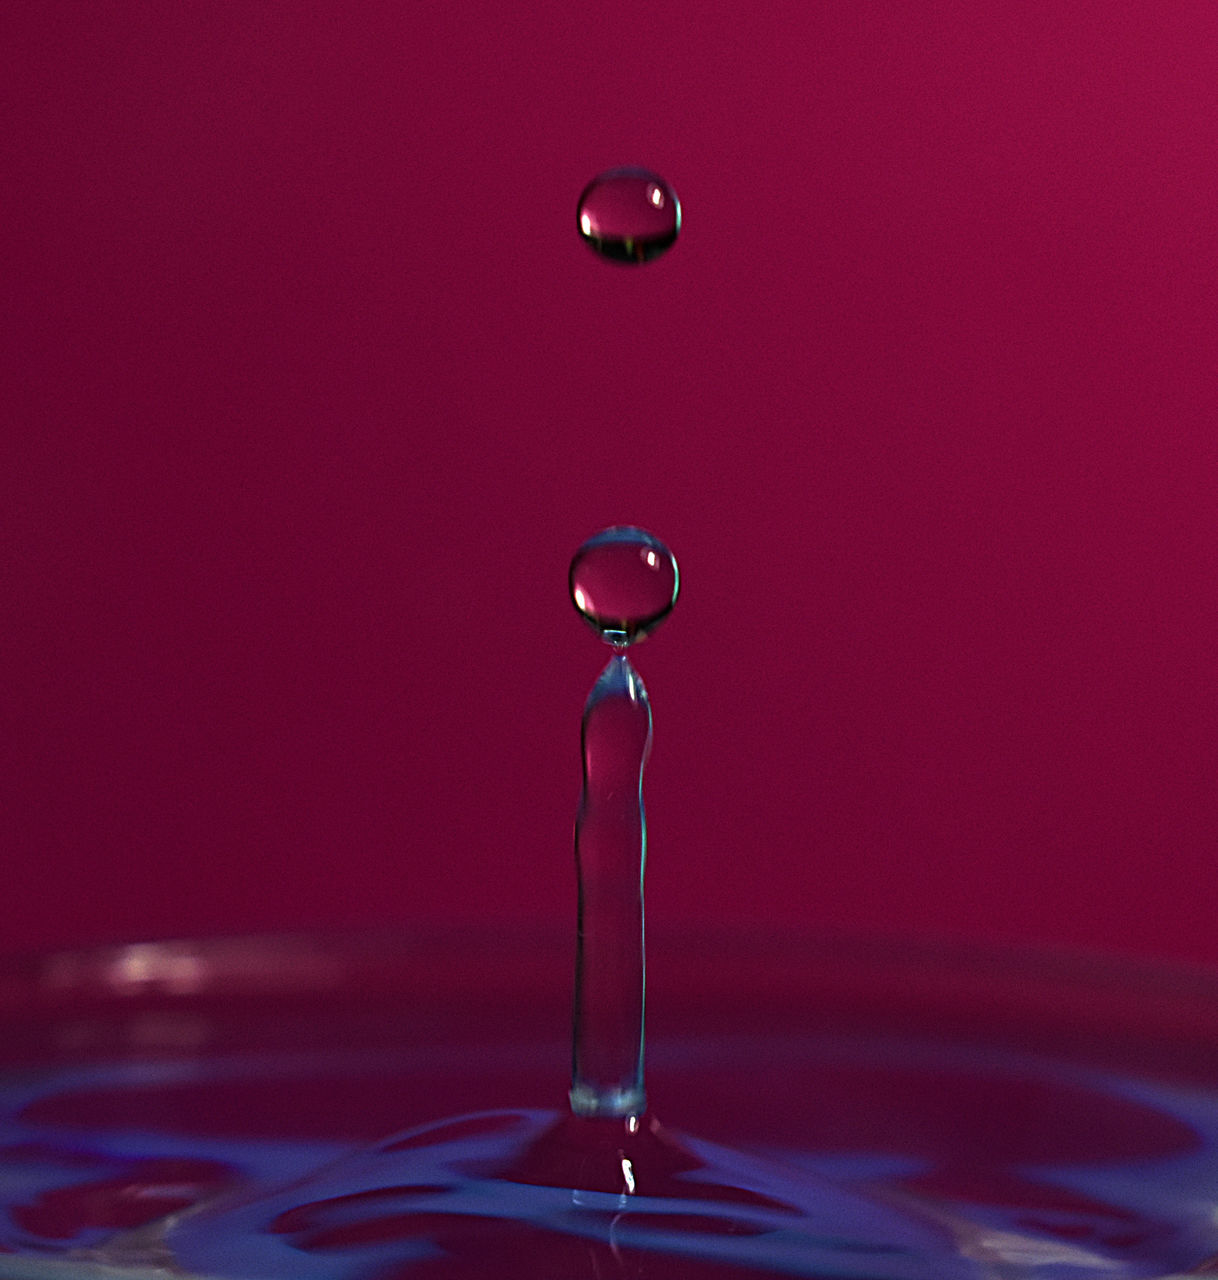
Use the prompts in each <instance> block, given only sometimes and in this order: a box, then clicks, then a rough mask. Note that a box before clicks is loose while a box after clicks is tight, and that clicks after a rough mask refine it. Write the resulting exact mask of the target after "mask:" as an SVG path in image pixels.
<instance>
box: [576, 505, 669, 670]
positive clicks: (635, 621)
mask: <svg viewBox="0 0 1218 1280" xmlns="http://www.w3.org/2000/svg"><path fill="white" fill-rule="evenodd" d="M569 584H570V588H571V600H572V602H573V603H574V605H575V607H576V609H577V610H578V611H579V613H580V614H581V615H582V617H583V618H584V619H585V620H586V621H587V623H588V624H589V626H591V627H592V629H593V630H594V631H595V632H596V633H597V634H598V635H599V636H600V637H601V639H602V640H604V641H605V642H606V643H607V644H611V645H613V646H614V647H615V648H619V649H621V648H624V647H625V646H626V645H628V644H633V643H634V642H635V641H636V640H641V639H643V637H644V636H646V635H648V634H649V633H650V632H652V631H654V630H655V629H656V627H658V626H659V625H660V623H661V622H663V621H664V619H665V618H667V617H668V615H669V614H670V613H671V612H672V607H673V605H674V604H676V602H677V591H678V589H679V587H680V575H679V574H678V572H677V561H676V558H675V557H674V556H673V554H672V552H671V551H669V549H668V548H667V547H666V546H665V545H664V544H663V543H662V542H661V541H660V540H659V538H656V537H653V536H652V535H651V534H650V533H647V532H646V531H645V530H643V529H636V528H633V527H632V526H630V525H618V526H615V527H614V528H612V529H605V530H604V531H603V532H601V533H598V534H597V535H596V536H595V537H593V538H589V539H588V541H587V542H585V543H584V545H583V546H582V547H580V549H579V550H578V551H577V552H576V553H575V557H574V559H572V561H571V572H570V576H569Z"/></svg>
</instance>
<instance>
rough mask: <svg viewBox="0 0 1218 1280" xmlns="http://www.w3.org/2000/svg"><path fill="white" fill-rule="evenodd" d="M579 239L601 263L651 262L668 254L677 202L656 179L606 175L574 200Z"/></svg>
mask: <svg viewBox="0 0 1218 1280" xmlns="http://www.w3.org/2000/svg"><path fill="white" fill-rule="evenodd" d="M578 214H579V234H580V235H581V236H583V238H584V241H585V243H586V244H588V245H589V246H590V247H591V248H592V249H594V250H595V251H596V252H597V253H599V254H600V255H601V257H602V258H609V259H610V260H611V261H613V262H634V263H638V262H650V261H651V260H652V259H653V258H658V257H659V256H660V255H661V254H662V253H664V252H666V251H667V250H668V249H671V248H672V246H673V245H674V244H675V243H676V240H677V234H678V232H679V231H680V230H681V202H680V201H679V200H678V199H677V193H676V192H675V191H674V190H673V189H672V187H671V186H669V184H668V183H667V182H665V181H664V179H663V178H661V177H660V175H659V174H657V173H650V172H649V171H648V170H646V169H610V170H609V171H608V172H607V173H602V174H599V175H598V176H597V177H595V178H593V179H592V181H591V182H590V183H588V185H587V186H586V187H585V188H584V190H583V194H582V195H581V196H580V197H579V207H578Z"/></svg>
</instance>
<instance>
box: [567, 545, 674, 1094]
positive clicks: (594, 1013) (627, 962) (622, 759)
mask: <svg viewBox="0 0 1218 1280" xmlns="http://www.w3.org/2000/svg"><path fill="white" fill-rule="evenodd" d="M678 583H679V578H678V572H677V562H676V560H675V558H674V557H673V555H672V552H671V551H669V550H668V548H667V547H666V546H665V545H664V544H663V543H662V542H660V541H659V539H657V538H654V537H653V536H652V535H651V534H649V533H645V532H644V531H643V530H641V529H635V528H630V527H615V528H612V529H606V530H605V531H604V532H603V533H599V534H597V535H596V537H594V538H591V539H590V540H589V541H588V542H586V543H584V545H583V546H582V547H581V548H580V549H579V551H577V552H576V554H575V557H574V559H573V560H572V562H571V572H570V588H571V599H572V601H573V603H574V604H575V607H576V609H577V610H578V611H579V613H580V614H581V615H582V616H583V618H584V619H585V620H586V621H587V622H588V623H589V624H590V625H591V626H592V628H593V630H595V631H596V632H597V634H598V635H599V636H600V637H601V639H602V640H604V641H605V642H606V643H608V644H610V645H612V646H613V649H614V654H613V656H612V657H611V658H610V659H609V662H608V665H607V666H606V667H605V669H604V671H602V672H601V675H600V678H599V679H598V680H597V682H596V684H595V685H594V686H593V688H592V692H591V693H590V694H589V695H588V700H587V702H586V704H585V706H584V715H583V723H582V728H581V735H580V736H581V747H582V754H583V788H582V791H581V794H580V803H579V813H578V816H577V818H576V823H575V861H576V872H577V875H578V878H579V922H578V925H579V927H578V932H577V943H576V961H575V1015H574V1027H573V1037H572V1078H571V1092H570V1099H571V1109H572V1111H573V1112H574V1113H575V1114H576V1115H581V1116H631V1115H639V1114H641V1113H642V1112H643V1111H644V1109H645V1108H646V1102H647V1099H646V1092H645V1089H644V1085H643V1024H644V1005H645V998H646V997H645V981H646V965H645V948H644V912H643V873H644V869H645V866H646V861H647V822H646V815H645V811H644V807H643V770H644V768H645V766H646V763H647V756H648V753H649V752H650V750H651V704H650V702H649V701H648V698H647V690H646V688H645V687H644V685H643V681H642V679H641V677H640V676H639V674H638V672H637V671H636V670H635V669H634V666H633V665H632V664H631V662H630V659H629V658H628V657H627V656H626V649H627V647H628V646H630V645H632V644H634V643H635V642H637V641H638V640H641V639H642V638H643V637H644V636H646V635H647V634H648V633H649V632H651V631H652V630H654V629H655V627H657V626H658V625H659V624H660V623H661V622H662V621H663V620H664V618H666V617H667V616H668V614H669V613H670V612H671V611H672V607H673V605H674V604H675V603H676V598H677V590H678Z"/></svg>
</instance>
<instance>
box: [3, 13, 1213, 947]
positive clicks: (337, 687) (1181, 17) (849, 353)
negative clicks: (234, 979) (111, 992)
mask: <svg viewBox="0 0 1218 1280" xmlns="http://www.w3.org/2000/svg"><path fill="white" fill-rule="evenodd" d="M0 32H2V35H3V41H4V47H5V49H6V53H7V57H6V59H5V62H6V66H7V68H8V69H7V70H6V72H5V75H4V81H5V83H4V87H3V89H2V90H0V101H2V102H3V112H4V123H3V129H2V131H0V146H2V147H3V154H4V170H5V177H4V183H3V186H4V196H3V206H4V217H3V227H4V231H3V236H2V237H0V254H2V255H3V259H4V262H3V277H4V292H3V296H4V302H3V305H4V310H5V335H4V339H3V344H2V356H0V358H2V359H3V364H4V373H5V380H4V388H5V391H4V410H3V413H4V422H5V427H4V431H3V437H2V440H0V453H2V460H0V539H2V543H0V551H2V554H0V588H2V591H3V605H2V613H0V617H2V621H0V664H2V665H0V670H2V685H0V689H2V693H0V716H2V725H0V729H2V733H0V749H2V750H3V753H4V758H3V762H2V766H0V792H2V794H0V839H2V842H3V850H2V866H3V894H2V896H0V947H2V948H3V949H5V950H10V951H11V950H17V949H23V948H28V947H33V946H42V945H50V944H62V943H81V942H89V941H94V940H106V939H112V940H118V939H132V938H140V937H155V936H164V935H168V934H178V933H196V932H212V931H218V930H221V931H228V930H245V929H251V928H276V929H278V928H296V927H303V926H308V927H311V926H316V925H327V924H336V925H345V924H385V923H394V922H404V923H409V922H414V921H427V922H429V923H435V922H447V921H451V922H453V923H458V922H467V921H491V920H504V921H508V922H514V921H532V920H536V921H554V920H561V921H563V922H565V921H567V920H568V919H570V918H571V915H572V912H573V906H572V903H573V883H574V879H573V874H572V869H571V852H570V834H571V824H572V818H573V813H574V804H575V799H576V794H577V792H578V787H579V762H578V719H579V714H580V708H581V705H582V702H583V698H584V696H585V694H586V692H587V690H588V688H589V687H590V686H591V684H592V681H593V680H594V678H595V676H596V674H597V672H598V670H599V668H600V666H601V664H602V662H603V659H604V657H605V656H606V655H605V654H604V653H603V652H602V651H601V649H600V646H598V644H597V643H596V641H595V639H594V637H593V636H592V634H591V633H590V632H589V631H588V630H587V629H586V628H585V627H584V626H583V624H582V623H580V622H579V620H578V619H577V618H576V616H575V614H574V612H573V611H572V609H571V606H570V604H569V602H568V600H567V597H566V581H565V575H566V565H567V561H568V559H569V557H570V555H571V553H572V551H573V550H574V549H575V547H576V546H578V544H579V543H580V542H581V541H582V540H583V539H584V538H585V537H587V536H588V535H589V534H591V533H593V532H594V531H596V530H597V529H599V528H600V527H602V526H604V525H607V524H612V523H638V524H642V525H645V526H646V527H648V528H650V529H652V530H653V531H654V532H656V533H657V534H659V535H660V536H661V537H663V538H665V539H666V540H667V541H668V542H669V543H670V544H671V545H672V547H673V548H674V550H675V551H676V552H677V555H678V557H679V559H680V561H681V566H682V575H683V591H682V599H681V602H680V604H679V605H678V608H677V611H676V612H675V614H674V615H673V617H672V618H671V619H670V620H669V622H667V623H666V624H665V626H664V627H663V629H662V630H661V631H660V632H659V633H658V634H657V635H656V636H655V637H653V638H652V639H651V640H649V641H648V642H647V643H646V645H645V646H643V648H642V649H641V650H640V652H639V655H638V658H637V662H638V666H639V668H640V670H641V671H642V673H643V675H644V676H645V678H646V680H647V682H648V686H649V688H650V691H651V696H652V701H653V705H654V709H655V716H656V746H655V751H654V754H653V759H652V764H651V767H650V771H649V777H648V808H649V816H650V818H651V823H652V843H651V859H650V864H649V868H648V889H649V908H650V911H651V917H652V919H653V921H672V922H681V921H711V922H715V921H741V922H745V923H752V924H760V925H763V926H765V927H771V926H773V927H777V926H780V925H784V924H800V925H809V926H813V927H816V928H827V929H846V930H852V931H853V930H866V931H878V932H880V933H885V934H896V935H915V936H919V937H942V938H981V939H990V940H997V941H1007V940H1013V941H1034V942H1049V943H1053V944H1060V945H1066V946H1071V947H1083V948H1102V949H1108V950H1117V951H1129V952H1141V953H1153V954H1160V955H1166V956H1174V957H1183V958H1191V959H1199V960H1206V961H1218V928H1216V927H1215V903H1216V900H1218V787H1216V779H1218V697H1216V686H1218V641H1216V634H1215V633H1216V629H1218V603H1216V596H1218V572H1216V571H1218V552H1216V549H1215V506H1216V502H1215V499H1216V497H1218V443H1216V434H1218V433H1216V418H1218V414H1216V408H1218V395H1216V390H1218V318H1216V312H1215V306H1216V298H1218V287H1216V286H1218V237H1216V235H1215V230H1216V228H1218V177H1216V176H1215V175H1216V174H1218V6H1216V5H1215V4H1213V3H1212V0H1173V2H1172V3H1167V4H1165V3H1163V2H1162V0H1140V2H1139V0H1103V3H1100V2H1098V0H1097V2H1094V3H1092V2H1086V3H1083V2H1081V0H1064V2H1063V0H1055V2H1054V3H1031V4H1029V3H1027V0H999V2H997V3H993V2H991V3H985V4H981V5H977V4H974V3H964V2H963V0H949V2H947V3H939V4H934V5H931V4H922V5H909V4H906V3H902V2H900V0H864V2H861V3H860V2H854V3H848V4H846V3H842V4H809V3H807V0H799V2H798V3H797V2H795V0H781V2H779V3H772V4H765V5H762V6H760V7H758V6H747V5H744V4H743V3H741V0H734V2H733V3H731V4H727V3H713V2H712V3H707V4H702V5H694V6H690V5H688V4H684V3H681V4H677V3H654V2H653V3H647V4H643V3H641V2H640V0H623V2H622V3H620V4H617V5H614V6H610V7H595V6H593V7H588V6H576V5H572V4H570V3H563V4H559V3H557V2H556V0H533V2H532V3H530V4H528V5H522V6H506V7H505V6H501V5H494V4H490V3H488V2H487V0H471V2H468V3H465V4H462V5H454V4H452V3H451V2H450V0H443V2H442V3H441V2H440V0H410V3H402V2H401V0H395V2H394V3H388V2H384V3H381V2H377V3H368V2H364V0H354V2H352V0H349V2H348V3H344V4H341V5H340V4H323V3H317V2H311V3H310V2H305V0H290V2H288V0H281V2H276V3H269V2H262V0H243V2H242V3H239V4H227V3H226V4H220V3H216V2H215V0H198V2H196V3H190V4H181V3H172V4H171V3H154V2H152V0H144V2H136V0H112V2H111V3H108V4H104V5H90V4H83V3H75V4H73V3H66V2H65V0H39V2H38V3H30V2H28V0H7V2H6V4H5V5H4V6H3V10H2V14H0ZM632 163H634V164H644V165H648V166H650V167H652V168H655V169H657V170H658V171H660V172H661V173H663V174H664V175H665V176H666V177H667V178H669V180H670V181H671V182H672V183H673V184H674V185H675V187H676V188H677V190H678V192H679V193H680V195H681V198H682V201H683V203H684V209H685V224H684V231H683V233H682V238H681V241H680V242H679V243H678V245H677V246H676V248H675V249H674V250H673V251H672V252H671V253H670V254H669V255H668V256H667V257H666V258H664V259H662V260H661V261H659V262H657V263H654V264H652V265H650V266H648V267H644V268H640V269H630V268H621V267H614V266H611V265H609V264H606V263H603V262H601V261H599V260H598V259H597V258H596V257H594V255H592V254H591V253H589V251H588V250H587V249H586V248H585V247H584V246H583V245H582V244H581V243H580V241H579V239H578V236H577V234H576V230H575V201H576V197H577V195H578V193H579V191H580V189H581V188H582V187H583V185H584V184H585V183H586V182H587V181H588V180H589V178H591V177H592V175H593V174H595V173H596V172H598V171H599V170H601V169H605V168H608V167H611V166H614V165H619V164H632Z"/></svg>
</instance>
